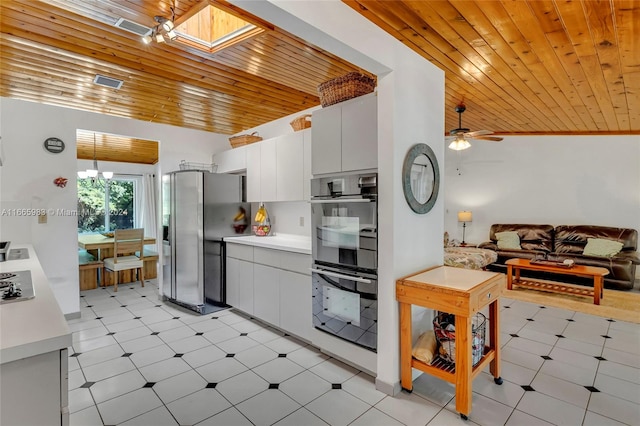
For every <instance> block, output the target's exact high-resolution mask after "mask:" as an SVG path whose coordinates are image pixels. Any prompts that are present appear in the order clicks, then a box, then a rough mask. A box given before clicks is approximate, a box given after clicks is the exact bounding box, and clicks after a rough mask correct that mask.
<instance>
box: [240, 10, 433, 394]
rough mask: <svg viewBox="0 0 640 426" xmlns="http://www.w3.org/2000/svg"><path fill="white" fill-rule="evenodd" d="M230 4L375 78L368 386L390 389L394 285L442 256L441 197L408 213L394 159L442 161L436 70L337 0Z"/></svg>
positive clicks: (394, 369) (394, 358) (395, 336)
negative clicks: (372, 329)
mask: <svg viewBox="0 0 640 426" xmlns="http://www.w3.org/2000/svg"><path fill="white" fill-rule="evenodd" d="M232 3H236V4H238V5H239V6H240V7H242V8H244V9H246V10H248V11H249V12H251V13H254V14H256V15H257V16H260V17H262V18H264V19H267V20H268V21H269V22H272V23H273V24H275V25H277V26H280V27H282V28H283V29H285V30H286V31H289V32H291V33H293V34H295V35H297V36H299V37H301V38H303V39H305V40H307V41H309V42H311V43H313V44H315V45H316V46H318V47H320V48H322V49H325V50H327V51H329V52H331V53H333V54H336V55H338V56H340V57H342V58H345V59H346V60H348V61H350V62H352V63H353V64H355V65H357V66H359V67H362V68H363V69H366V70H368V71H371V72H373V73H375V74H376V75H377V76H378V88H377V92H378V176H379V194H380V195H379V197H380V202H379V204H378V213H379V223H378V225H379V233H378V236H379V240H378V258H379V268H378V342H379V344H378V357H377V378H376V383H377V384H378V386H379V387H380V389H382V390H384V391H385V392H389V393H391V392H395V391H397V390H398V389H399V386H398V382H399V377H400V371H399V349H398V348H399V325H398V324H399V322H398V307H397V302H396V300H395V280H396V279H397V278H400V277H402V276H403V275H408V274H410V273H412V272H416V271H418V270H421V269H424V268H426V267H429V266H433V265H437V264H442V255H443V253H442V252H443V247H442V233H443V221H444V218H443V211H444V201H443V199H442V196H440V198H439V199H438V201H437V203H436V205H435V206H434V208H433V210H432V211H431V212H430V213H429V214H426V215H417V214H414V213H413V212H412V211H411V210H410V209H409V207H408V206H407V204H406V202H405V200H404V196H403V193H402V180H401V171H402V162H403V160H404V157H405V154H406V152H407V151H408V150H409V148H410V147H411V146H413V145H414V144H416V143H420V142H422V143H427V144H428V145H430V146H431V148H432V149H433V150H434V152H435V154H436V157H437V159H438V162H439V163H440V164H443V163H444V152H443V151H444V138H443V135H444V105H443V104H444V73H443V72H442V71H440V70H439V69H437V68H436V67H435V66H433V65H432V64H430V63H429V62H427V61H426V60H425V59H423V58H422V57H420V56H419V55H417V54H416V53H415V52H413V51H412V50H410V49H409V48H407V47H406V46H404V45H403V44H402V43H400V42H399V41H398V40H396V39H394V38H393V37H392V36H390V35H389V34H387V33H386V32H384V31H383V30H382V29H380V28H379V27H377V26H375V25H374V24H373V23H371V22H369V21H368V20H367V19H365V18H364V17H362V16H361V15H360V14H358V13H357V12H355V11H354V10H352V9H351V8H350V7H348V6H347V5H345V4H344V3H342V2H340V1H337V0H332V1H303V2H302V1H286V0H284V1H281V0H270V1H268V2H267V1H261V2H256V1H242V0H232ZM312 143H313V141H312ZM416 235H422V236H423V238H416Z"/></svg>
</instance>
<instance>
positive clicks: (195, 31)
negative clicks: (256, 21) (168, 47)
mask: <svg viewBox="0 0 640 426" xmlns="http://www.w3.org/2000/svg"><path fill="white" fill-rule="evenodd" d="M262 31H264V30H263V29H262V28H259V27H257V26H255V25H253V24H251V23H250V22H247V21H245V20H243V19H241V18H239V17H237V16H234V15H232V14H230V13H227V12H225V11H224V10H221V9H218V8H216V7H214V6H212V5H210V4H207V5H206V6H205V7H204V8H203V9H202V10H200V12H198V13H196V14H195V15H193V16H192V17H191V18H189V19H187V20H186V21H184V22H183V23H182V24H180V25H178V26H176V32H177V33H178V35H179V38H178V41H179V42H181V43H185V44H188V45H190V46H192V47H195V48H198V49H200V50H204V51H207V52H211V53H213V52H215V51H217V50H220V49H223V48H225V47H227V46H230V45H232V44H234V43H237V42H239V41H242V40H245V39H247V38H249V37H252V36H254V35H256V34H258V33H260V32H262Z"/></svg>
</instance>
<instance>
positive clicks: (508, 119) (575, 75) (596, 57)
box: [0, 0, 640, 134]
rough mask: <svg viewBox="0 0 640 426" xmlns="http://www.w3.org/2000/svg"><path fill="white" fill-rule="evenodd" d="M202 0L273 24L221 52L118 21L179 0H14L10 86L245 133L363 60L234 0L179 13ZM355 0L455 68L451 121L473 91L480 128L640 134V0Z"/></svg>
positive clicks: (8, 29)
mask: <svg viewBox="0 0 640 426" xmlns="http://www.w3.org/2000/svg"><path fill="white" fill-rule="evenodd" d="M202 1H205V2H208V3H211V4H214V5H219V6H221V7H222V8H226V9H227V10H232V11H234V12H235V13H238V14H241V15H242V17H243V19H246V20H248V21H250V22H253V23H255V24H256V25H258V26H260V27H262V28H264V29H265V30H266V31H264V32H263V33H261V34H260V35H257V36H254V37H252V38H250V39H247V40H243V41H242V42H240V43H238V44H236V45H234V46H231V47H228V48H226V49H223V50H220V51H217V52H214V53H208V52H203V51H199V50H197V49H194V48H192V47H189V46H186V45H183V44H181V43H178V42H172V43H164V44H157V43H155V42H154V43H151V44H149V45H144V44H143V43H141V42H140V37H139V36H137V35H135V34H132V33H130V32H127V31H125V30H122V29H120V28H117V27H115V26H114V23H115V22H116V21H117V19H118V17H123V18H126V19H128V20H131V21H134V22H137V23H139V24H142V25H145V26H148V27H153V26H154V25H155V24H156V22H154V20H153V17H154V15H161V16H165V17H170V16H171V11H170V7H171V5H172V4H173V3H172V2H171V1H170V0H158V1H153V2H151V1H144V2H141V1H137V0H101V1H88V0H42V1H37V2H36V1H32V0H2V1H1V2H0V30H1V34H0V50H1V52H2V61H1V62H0V73H1V76H0V95H1V96H5V97H10V98H17V99H23V100H29V101H35V102H41V103H46V104H51V105H59V106H65V107H72V108H78V109H83V110H88V111H94V112H99V113H104V114H111V115H117V116H122V117H128V118H134V119H139V120H145V121H152V122H157V123H166V124H171V125H176V126H182V127H188V128H194V129H200V130H205V131H211V132H217V133H222V134H235V133H238V132H241V131H242V130H244V129H248V128H251V127H255V126H257V125H259V124H263V123H266V122H269V121H271V120H274V119H277V118H280V117H283V116H286V115H289V114H294V113H296V112H298V111H301V110H304V109H306V108H309V107H311V106H315V105H318V104H319V99H318V96H317V92H316V87H317V85H318V84H319V83H321V82H323V81H326V80H328V79H330V78H333V77H337V76H339V75H342V74H344V73H346V72H349V71H353V70H357V67H355V66H354V65H352V64H350V63H348V62H346V61H344V60H342V59H340V58H338V57H335V56H334V55H332V54H330V53H328V52H326V51H323V50H321V49H319V48H317V47H315V46H312V45H310V44H308V43H306V42H305V41H304V40H301V39H299V38H297V37H294V36H292V35H290V34H287V33H285V32H284V31H283V30H281V29H279V28H276V27H274V26H272V25H271V24H269V23H268V22H264V21H262V20H260V19H258V18H256V17H253V16H250V15H248V14H246V13H245V12H243V11H241V10H239V9H237V8H236V7H234V6H231V5H229V4H227V3H225V2H224V1H223V0H179V1H178V2H176V9H175V15H176V24H180V23H182V21H183V20H184V18H186V17H188V16H190V15H192V14H193V13H194V12H193V10H194V9H197V8H198V7H201V6H202V3H201V2H202ZM343 1H344V2H345V3H346V4H348V5H349V6H351V7H352V8H353V9H354V10H356V11H358V12H359V13H360V14H362V15H363V16H365V17H366V18H367V19H370V20H371V21H372V22H374V23H375V24H377V25H378V26H380V27H381V28H383V29H384V30H385V31H387V32H389V33H390V34H391V35H393V36H394V37H396V38H397V39H399V40H400V41H402V42H403V43H405V44H406V45H407V46H409V47H410V48H411V49H413V50H415V51H416V52H418V53H419V54H420V55H422V56H424V57H425V58H426V59H427V60H429V61H431V62H432V63H434V64H435V65H436V66H438V67H440V68H441V69H443V70H444V71H445V77H446V80H445V86H446V87H445V90H446V98H445V110H446V117H445V120H446V122H445V128H447V129H453V128H455V127H458V116H457V114H456V113H455V111H454V107H455V105H456V104H457V103H458V102H460V101H461V100H464V102H465V103H466V105H467V111H466V112H465V114H464V116H463V126H464V127H468V128H470V129H472V130H478V129H489V130H493V131H495V132H496V133H499V134H531V133H533V134H592V133H595V134H620V133H622V134H630V133H631V134H640V24H639V23H640V2H638V1H634V0H606V1H604V0H575V1H564V0H530V1H527V0H518V1H511V0H471V1H459V0H440V1H407V0H403V1H383V0H376V1H371V0H343ZM361 71H362V70H361ZM365 72H366V71H365ZM96 74H102V75H106V76H109V77H113V78H118V79H121V80H124V85H123V86H122V88H121V89H119V90H115V89H106V88H104V87H100V86H96V85H94V84H92V81H93V78H94V76H95V75H96ZM426 95H427V94H425V96H426Z"/></svg>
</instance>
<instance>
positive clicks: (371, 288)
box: [311, 173, 378, 351]
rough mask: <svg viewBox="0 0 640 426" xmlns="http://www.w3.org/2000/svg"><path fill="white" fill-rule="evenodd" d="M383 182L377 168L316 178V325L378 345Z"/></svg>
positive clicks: (368, 346)
mask: <svg viewBox="0 0 640 426" xmlns="http://www.w3.org/2000/svg"><path fill="white" fill-rule="evenodd" d="M377 206H378V187H377V175H376V174H375V173H373V174H372V173H369V174H360V175H348V176H338V177H323V178H317V179H313V180H312V181H311V219H312V231H311V232H312V235H311V237H312V244H313V247H312V252H313V268H312V270H311V271H312V277H313V325H314V327H315V328H317V329H319V330H322V331H325V332H327V333H330V334H332V335H335V336H337V337H339V338H342V339H344V340H347V341H350V342H353V343H355V344H357V345H360V346H362V347H364V348H366V349H369V350H372V351H376V348H377V341H378V334H377V320H378V207H377Z"/></svg>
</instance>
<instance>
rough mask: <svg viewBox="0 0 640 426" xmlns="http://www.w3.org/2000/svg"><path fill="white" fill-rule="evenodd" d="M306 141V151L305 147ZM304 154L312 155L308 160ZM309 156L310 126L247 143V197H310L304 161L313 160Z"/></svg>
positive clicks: (255, 198)
mask: <svg viewBox="0 0 640 426" xmlns="http://www.w3.org/2000/svg"><path fill="white" fill-rule="evenodd" d="M305 140H307V142H305ZM305 143H306V144H307V151H305ZM305 155H308V156H309V159H307V160H305ZM310 156H311V132H310V131H309V130H304V131H299V132H295V133H289V134H286V135H283V136H278V137H276V138H272V139H266V140H263V141H261V142H258V143H254V144H251V145H248V146H247V201H254V202H256V201H263V202H264V201H301V200H306V199H308V187H309V185H310V183H309V179H310V177H311V176H310V175H305V168H304V165H305V162H306V163H307V164H310V162H311V160H310ZM305 188H306V191H307V192H305ZM305 194H307V195H305ZM305 196H306V197H307V198H305Z"/></svg>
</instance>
